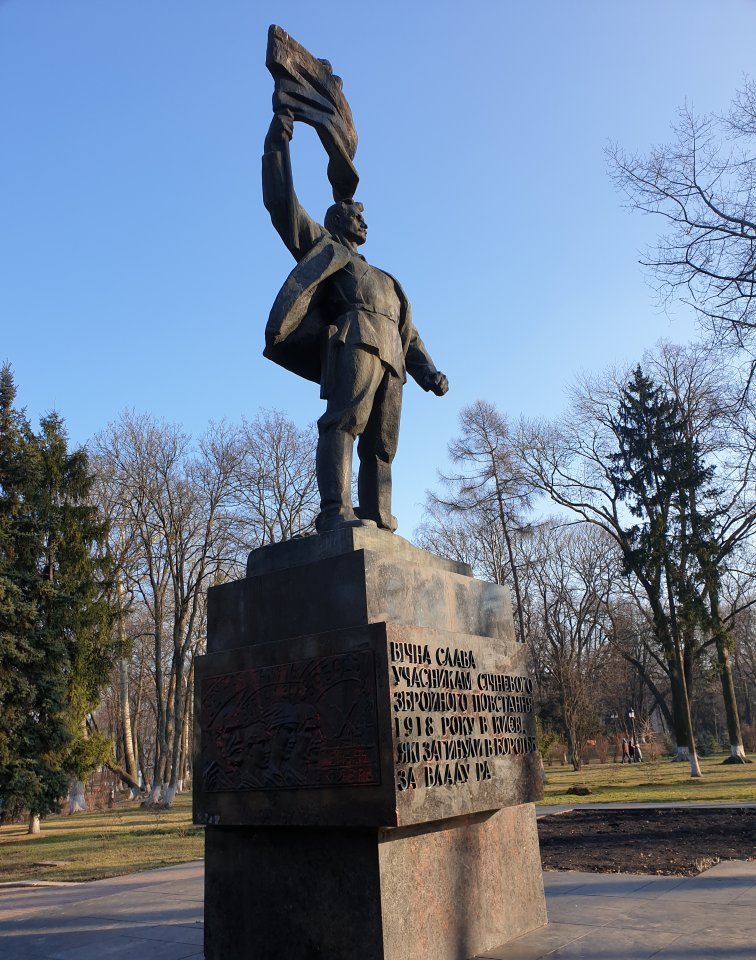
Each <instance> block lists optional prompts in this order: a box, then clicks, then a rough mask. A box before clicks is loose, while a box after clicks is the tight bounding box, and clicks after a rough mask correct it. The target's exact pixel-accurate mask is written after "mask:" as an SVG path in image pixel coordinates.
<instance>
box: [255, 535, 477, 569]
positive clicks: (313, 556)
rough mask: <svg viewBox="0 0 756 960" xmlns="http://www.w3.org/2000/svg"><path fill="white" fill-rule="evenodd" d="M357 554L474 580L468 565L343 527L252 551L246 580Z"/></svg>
mask: <svg viewBox="0 0 756 960" xmlns="http://www.w3.org/2000/svg"><path fill="white" fill-rule="evenodd" d="M356 550H372V551H374V552H376V553H379V554H381V556H383V557H385V558H389V559H393V560H407V561H410V562H412V563H419V564H421V565H422V566H423V567H425V568H426V569H430V568H434V569H436V570H448V571H449V572H450V573H458V574H460V575H461V576H464V577H471V576H472V569H471V567H470V565H469V564H467V563H460V562H459V561H457V560H448V559H447V558H446V557H437V556H436V555H435V554H433V553H428V551H427V550H421V549H420V548H419V547H416V546H414V545H413V544H411V543H410V542H409V540H405V539H404V537H399V536H397V535H396V534H394V533H389V532H388V531H386V530H379V529H378V528H377V527H368V526H365V527H340V528H339V529H337V530H331V531H329V532H328V533H319V534H317V535H315V536H308V537H295V538H294V539H293V540H284V541H282V542H281V543H272V544H269V545H268V546H267V547H260V548H259V549H258V550H253V551H252V552H251V553H250V555H249V558H248V559H247V576H248V577H256V576H259V575H260V574H262V573H273V572H274V571H275V570H290V569H291V568H292V567H302V566H304V565H305V564H308V563H314V562H315V561H316V560H327V559H328V558H329V557H339V556H342V555H343V554H345V553H354V552H355V551H356Z"/></svg>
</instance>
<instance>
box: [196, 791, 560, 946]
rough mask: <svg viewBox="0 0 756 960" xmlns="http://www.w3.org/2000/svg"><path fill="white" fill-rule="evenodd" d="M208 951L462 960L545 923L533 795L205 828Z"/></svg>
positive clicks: (206, 944) (206, 940) (206, 933)
mask: <svg viewBox="0 0 756 960" xmlns="http://www.w3.org/2000/svg"><path fill="white" fill-rule="evenodd" d="M205 869H206V872H207V875H208V877H212V881H211V882H208V885H207V888H206V892H205V956H206V958H207V960H229V958H232V957H233V958H238V960H281V958H286V960H315V958H321V957H322V958H328V960H352V958H354V960H467V958H469V957H473V956H476V955H479V954H482V953H485V952H486V951H488V950H491V949H492V948H494V947H496V946H498V945H500V944H502V943H505V942H506V941H507V940H511V939H513V938H515V937H519V936H521V935H522V934H524V933H527V932H528V931H530V930H533V929H534V928H536V927H538V926H541V925H543V924H545V923H546V909H545V906H544V896H543V881H542V875H541V869H540V862H539V859H538V837H537V833H536V825H535V815H534V808H533V806H532V805H530V804H527V805H520V806H516V807H507V808H505V809H503V810H499V811H497V812H495V813H490V814H476V815H475V816H471V817H457V818H453V819H451V820H446V821H441V822H436V823H431V824H424V825H422V826H413V827H399V828H394V829H388V830H375V829H341V828H323V827H297V828H281V827H265V828H251V827H250V828H243V829H239V828H224V827H209V828H208V829H207V831H206V849H205Z"/></svg>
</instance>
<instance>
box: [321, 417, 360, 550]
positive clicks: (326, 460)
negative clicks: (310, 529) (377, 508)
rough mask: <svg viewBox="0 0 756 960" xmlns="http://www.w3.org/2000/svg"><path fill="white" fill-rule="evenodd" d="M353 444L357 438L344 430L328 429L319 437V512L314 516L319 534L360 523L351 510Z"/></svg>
mask: <svg viewBox="0 0 756 960" xmlns="http://www.w3.org/2000/svg"><path fill="white" fill-rule="evenodd" d="M353 447H354V437H352V436H351V435H350V434H348V433H345V432H344V431H343V430H328V431H326V432H325V433H321V434H320V436H319V437H318V452H317V457H316V461H315V470H316V474H317V478H318V490H319V491H320V513H319V514H318V516H317V517H316V518H315V529H316V530H317V531H318V533H324V532H326V531H327V530H336V529H337V528H338V527H344V526H357V525H358V524H359V523H360V520H359V519H358V518H357V516H356V515H355V512H354V510H353V509H352V448H353Z"/></svg>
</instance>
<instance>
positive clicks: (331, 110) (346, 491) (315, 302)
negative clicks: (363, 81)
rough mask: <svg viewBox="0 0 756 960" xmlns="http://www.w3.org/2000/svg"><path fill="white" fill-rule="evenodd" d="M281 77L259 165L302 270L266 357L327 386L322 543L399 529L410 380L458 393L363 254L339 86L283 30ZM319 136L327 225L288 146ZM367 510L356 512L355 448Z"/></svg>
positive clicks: (352, 144) (387, 281) (320, 458)
mask: <svg viewBox="0 0 756 960" xmlns="http://www.w3.org/2000/svg"><path fill="white" fill-rule="evenodd" d="M267 64H268V67H269V69H270V71H271V73H272V74H273V76H274V78H275V84H276V85H275V93H274V97H273V109H274V114H273V120H272V122H271V124H270V129H269V130H268V134H267V136H266V138H265V152H264V155H263V160H262V182H263V200H264V202H265V206H266V208H267V209H268V212H269V213H270V217H271V220H272V222H273V226H274V227H275V228H276V230H277V231H278V233H279V234H280V236H281V239H282V240H283V242H284V243H285V244H286V247H287V248H288V249H289V251H290V252H291V254H292V256H293V257H294V259H295V260H296V261H297V266H296V267H295V268H294V270H293V271H292V272H291V273H290V274H289V277H288V278H287V280H286V282H285V283H284V285H283V287H282V288H281V290H280V292H279V294H278V296H277V297H276V300H275V303H274V304H273V309H272V310H271V314H270V317H269V319H268V323H267V326H266V328H265V350H264V351H263V352H264V355H265V356H266V357H268V359H270V360H273V361H274V362H275V363H278V364H280V365H281V366H283V367H285V368H286V369H288V370H291V371H292V372H294V373H296V374H298V375H299V376H302V377H305V378H307V379H309V380H313V381H315V382H316V383H319V384H320V394H321V397H322V398H323V399H325V400H326V403H327V405H326V411H325V413H324V414H323V416H321V417H320V419H319V420H318V450H317V476H318V488H319V491H320V513H319V515H318V517H317V519H316V527H317V529H318V531H319V532H321V531H326V530H334V529H337V528H339V527H343V526H349V525H359V524H365V523H367V524H373V525H377V526H379V527H382V528H384V529H386V530H390V531H393V530H395V529H396V526H397V521H396V518H395V517H394V516H393V514H392V513H391V464H392V462H393V459H394V456H395V454H396V449H397V444H398V442H399V421H400V416H401V406H402V387H403V385H404V383H405V381H406V379H407V374H409V375H410V376H411V377H412V378H413V379H414V380H415V381H416V382H417V383H418V384H419V385H420V386H421V387H422V388H423V389H424V390H426V391H430V392H432V393H434V394H436V395H437V396H443V394H445V393H446V392H447V390H448V388H449V384H448V381H447V379H446V377H445V376H444V374H443V373H441V372H440V371H438V370H437V369H436V367H435V364H434V363H433V361H432V359H431V357H430V354H429V353H428V351H427V350H426V348H425V345H424V344H423V341H422V340H421V339H420V337H419V336H418V333H417V330H416V329H415V327H414V325H413V323H412V317H411V312H410V305H409V301H408V300H407V297H406V295H405V293H404V291H403V290H402V288H401V286H400V285H399V283H398V281H397V280H396V279H395V278H394V277H392V276H391V275H390V274H388V273H386V272H385V271H383V270H379V269H378V268H376V267H373V266H371V265H370V264H369V263H368V262H367V261H366V260H365V258H364V257H363V256H361V255H360V254H359V253H358V252H357V248H358V247H359V246H361V245H362V244H363V243H364V242H365V240H366V238H367V224H366V223H365V220H364V218H363V215H362V211H363V207H362V204H361V203H358V202H356V201H355V200H354V198H353V191H354V188H355V187H356V185H357V179H358V178H357V173H356V170H355V169H354V166H353V164H352V159H353V157H354V150H355V149H356V145H357V136H356V133H355V132H354V126H353V123H352V116H351V111H350V109H349V105H348V103H347V101H346V99H345V97H344V94H343V90H342V86H341V82H340V80H339V79H338V78H336V77H334V75H333V73H332V72H331V68H330V64H328V63H327V62H326V61H321V60H316V59H315V58H314V57H312V56H311V55H310V54H309V53H308V52H307V51H306V50H305V49H304V48H303V47H301V46H300V45H299V44H297V43H296V42H295V41H293V40H292V39H291V37H289V36H288V34H286V33H285V32H284V31H282V30H281V29H280V28H279V27H272V28H271V32H270V35H269V46H268V58H267ZM296 120H301V121H304V122H305V123H308V124H310V125H311V126H313V127H314V128H315V129H316V130H317V131H318V134H319V135H320V138H321V140H322V142H323V143H324V145H325V146H326V149H327V150H328V153H329V157H330V163H329V177H330V179H331V184H332V186H333V191H334V197H335V198H336V203H334V204H333V206H331V207H330V208H329V209H328V210H327V211H326V215H325V217H324V220H323V225H321V224H319V223H317V222H316V221H315V220H313V219H312V217H310V216H309V214H308V213H307V212H306V211H305V210H304V208H303V207H302V206H301V204H300V203H299V200H298V199H297V195H296V193H295V191H294V183H293V179H292V173H291V159H290V155H289V142H290V141H291V138H292V136H293V134H294V122H295V121H296ZM357 437H359V443H358V446H357V453H358V457H359V460H360V469H359V475H358V494H359V506H358V507H357V508H355V507H354V506H353V505H352V495H351V477H352V449H353V446H354V441H355V440H356V439H357Z"/></svg>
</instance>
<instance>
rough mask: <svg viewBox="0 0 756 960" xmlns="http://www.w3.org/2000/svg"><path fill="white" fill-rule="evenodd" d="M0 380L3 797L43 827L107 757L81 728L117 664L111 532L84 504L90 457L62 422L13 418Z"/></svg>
mask: <svg viewBox="0 0 756 960" xmlns="http://www.w3.org/2000/svg"><path fill="white" fill-rule="evenodd" d="M4 374H5V376H4V379H3V381H2V384H0V386H1V387H2V388H3V389H4V393H3V394H2V395H0V402H2V403H3V404H4V406H3V407H2V408H1V409H0V416H4V420H3V421H2V422H1V423H0V470H2V471H3V473H2V474H0V482H1V483H2V498H3V499H2V506H0V512H1V515H2V518H3V520H4V521H5V522H4V525H3V520H0V531H2V532H0V536H2V538H3V539H2V541H1V542H2V543H3V545H4V550H3V557H2V560H0V562H2V564H3V567H2V569H0V576H2V580H0V589H1V588H2V587H1V585H2V584H7V585H8V589H7V593H6V596H7V602H6V603H5V605H4V607H2V609H1V610H0V617H4V619H3V620H0V626H1V627H2V635H3V637H4V638H5V640H4V642H5V644H6V646H7V648H8V651H9V652H10V654H11V657H10V660H9V663H11V664H12V665H13V669H15V670H16V672H17V676H18V678H19V679H18V682H17V683H16V684H15V686H14V685H10V684H8V685H6V688H4V689H0V706H2V713H3V714H6V711H7V713H8V716H10V717H12V720H10V721H8V723H7V729H6V725H5V723H3V726H2V727H0V738H2V739H0V743H2V748H3V752H2V753H0V796H1V797H2V798H3V801H4V804H5V807H4V810H5V811H6V812H8V813H11V814H12V813H17V812H18V811H20V810H22V809H25V810H28V811H30V813H31V815H32V816H43V815H44V814H46V813H48V812H51V811H54V810H55V809H57V807H58V804H59V802H60V799H61V797H62V796H64V795H65V793H66V790H67V787H68V783H69V781H70V779H71V778H81V777H82V776H84V775H85V774H86V773H87V772H88V771H89V770H91V769H93V767H94V766H96V765H97V764H98V763H99V762H100V761H101V760H102V759H104V756H105V755H106V753H107V752H108V749H109V748H108V745H107V743H106V742H105V741H104V740H103V739H102V738H100V737H98V736H94V737H93V736H91V735H90V734H89V732H88V731H87V729H86V725H85V721H86V717H87V714H88V713H89V711H91V710H92V709H93V708H94V706H95V705H96V703H97V700H98V697H99V692H100V689H101V688H102V686H103V684H104V683H105V682H106V680H107V674H108V670H109V667H110V665H111V662H112V654H113V651H112V647H111V637H112V630H111V626H112V617H111V606H110V603H109V602H108V599H107V597H108V591H107V586H108V584H107V578H108V569H107V563H106V560H105V559H104V557H105V552H104V548H103V547H104V541H105V535H106V526H105V524H104V522H103V521H102V519H101V518H100V517H99V516H98V513H97V510H96V508H95V507H94V506H92V505H91V503H90V499H89V497H90V492H91V487H92V482H93V480H92V477H91V475H90V474H89V469H88V462H87V455H86V452H85V451H84V450H75V451H73V452H72V453H69V451H68V446H67V439H66V434H65V430H64V427H63V422H62V420H61V419H60V417H59V416H58V415H57V414H51V415H49V416H48V417H46V418H44V419H43V420H42V423H41V430H40V433H39V434H38V435H35V434H33V433H31V431H30V430H29V429H28V424H26V423H25V421H24V420H23V418H21V417H20V415H19V414H17V413H14V412H13V409H12V404H13V397H14V394H15V388H14V387H13V382H12V376H11V375H10V371H9V370H7V369H6V371H4ZM3 411H4V413H3ZM0 602H1V601H0ZM0 642H3V641H0ZM0 682H2V680H1V679H0Z"/></svg>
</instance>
